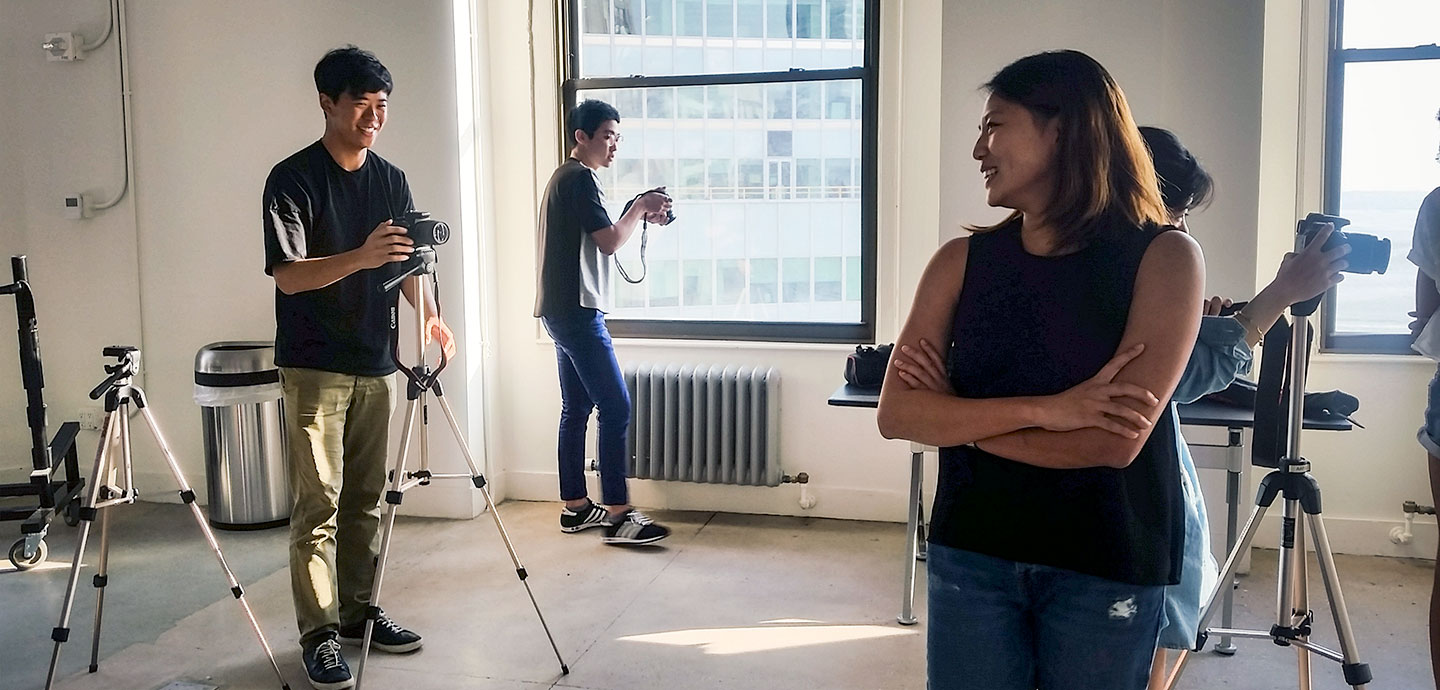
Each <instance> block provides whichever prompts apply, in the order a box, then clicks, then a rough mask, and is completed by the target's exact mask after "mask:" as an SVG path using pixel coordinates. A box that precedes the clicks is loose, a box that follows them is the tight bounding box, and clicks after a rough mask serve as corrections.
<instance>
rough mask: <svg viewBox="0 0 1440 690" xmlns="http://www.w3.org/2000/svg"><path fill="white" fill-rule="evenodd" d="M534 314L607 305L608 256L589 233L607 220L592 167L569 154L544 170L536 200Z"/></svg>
mask: <svg viewBox="0 0 1440 690" xmlns="http://www.w3.org/2000/svg"><path fill="white" fill-rule="evenodd" d="M538 225H539V227H538V229H537V232H536V240H535V244H536V256H537V257H539V259H540V271H539V275H538V276H537V279H536V283H535V316H548V317H552V318H553V317H566V316H575V315H579V314H586V313H593V312H592V311H591V310H596V309H598V310H600V311H608V307H609V302H608V300H609V295H610V257H608V256H606V255H605V254H604V253H602V252H601V251H600V248H599V247H598V246H597V245H596V244H595V241H594V239H593V238H592V237H591V236H590V233H593V232H595V231H596V230H604V229H605V228H608V227H610V226H611V225H613V223H611V222H610V214H609V213H607V212H606V211H605V194H604V192H602V191H601V190H600V183H599V181H598V180H597V179H596V178H595V173H594V171H592V170H590V169H589V168H587V167H585V165H584V164H582V163H581V162H580V161H578V160H575V159H574V158H571V159H569V160H567V161H565V163H564V164H563V165H561V166H560V167H559V168H556V169H555V173H554V174H553V175H551V176H550V183H549V184H547V185H545V196H544V197H543V198H542V199H541V201H540V218H539V223H538Z"/></svg>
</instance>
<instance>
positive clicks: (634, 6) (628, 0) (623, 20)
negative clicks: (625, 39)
mask: <svg viewBox="0 0 1440 690" xmlns="http://www.w3.org/2000/svg"><path fill="white" fill-rule="evenodd" d="M615 33H617V34H639V33H640V0H615Z"/></svg>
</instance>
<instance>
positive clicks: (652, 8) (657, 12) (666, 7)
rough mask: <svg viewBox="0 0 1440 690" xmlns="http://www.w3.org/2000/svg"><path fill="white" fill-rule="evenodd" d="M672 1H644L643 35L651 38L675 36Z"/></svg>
mask: <svg viewBox="0 0 1440 690" xmlns="http://www.w3.org/2000/svg"><path fill="white" fill-rule="evenodd" d="M673 2H674V0H645V33H647V34H649V35H651V36H673V35H675V24H674V21H673V20H674V16H673V15H672V14H671V10H673V9H674V4H673Z"/></svg>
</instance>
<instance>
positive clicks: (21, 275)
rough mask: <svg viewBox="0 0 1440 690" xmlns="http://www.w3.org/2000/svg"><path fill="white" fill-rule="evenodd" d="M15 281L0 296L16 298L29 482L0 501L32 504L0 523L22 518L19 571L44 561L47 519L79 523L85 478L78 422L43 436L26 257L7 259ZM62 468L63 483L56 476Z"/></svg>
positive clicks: (41, 384) (4, 489) (7, 513)
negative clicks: (78, 449) (20, 499)
mask: <svg viewBox="0 0 1440 690" xmlns="http://www.w3.org/2000/svg"><path fill="white" fill-rule="evenodd" d="M10 268H11V271H12V272H13V274H14V277H15V282H13V283H10V284H9V285H0V295H14V296H15V316H16V318H17V320H18V321H19V323H20V376H21V383H22V385H23V386H24V388H25V399H26V406H25V417H26V421H27V424H28V425H29V427H30V446H31V447H30V466H31V470H30V479H29V481H26V482H16V483H13V484H0V498H14V497H34V498H35V499H36V503H34V504H30V505H20V506H16V505H11V504H7V505H4V506H0V521H7V520H23V521H24V522H23V523H21V525H20V534H21V537H20V539H19V540H17V541H16V542H15V543H14V544H12V545H11V546H10V551H9V557H10V563H11V564H13V565H14V566H15V567H16V568H17V569H19V570H29V569H31V568H34V567H35V566H37V565H40V564H41V563H43V562H44V561H45V556H46V553H47V552H48V548H47V547H46V545H45V537H46V536H47V535H48V534H49V531H50V519H51V518H52V517H54V516H55V515H57V514H63V515H64V517H65V522H66V524H68V525H70V526H71V527H74V526H75V525H77V524H79V522H80V492H81V490H82V489H83V488H84V486H85V479H84V478H83V477H81V475H80V465H79V458H78V457H76V449H75V437H76V436H77V435H78V434H79V433H80V424H79V423H78V422H65V423H64V424H61V425H60V430H59V431H57V432H56V433H55V437H54V438H52V439H48V440H47V437H46V419H45V398H44V395H43V393H42V391H43V389H44V388H45V376H44V374H43V373H42V371H41V368H40V342H39V338H38V333H39V331H38V329H37V328H36V322H35V298H34V295H32V294H31V292H30V282H29V272H28V271H27V270H26V266H25V257H24V256H13V257H11V258H10ZM62 466H63V468H64V477H63V479H57V478H56V472H57V471H58V470H60V469H61V467H62Z"/></svg>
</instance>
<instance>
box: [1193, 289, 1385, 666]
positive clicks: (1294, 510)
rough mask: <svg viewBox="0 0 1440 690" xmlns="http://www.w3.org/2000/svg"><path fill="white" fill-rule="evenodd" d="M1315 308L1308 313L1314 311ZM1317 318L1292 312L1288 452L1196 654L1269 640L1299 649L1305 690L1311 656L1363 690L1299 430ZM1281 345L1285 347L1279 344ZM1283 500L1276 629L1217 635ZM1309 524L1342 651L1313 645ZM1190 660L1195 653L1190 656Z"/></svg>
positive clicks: (1220, 589) (1207, 614)
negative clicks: (1217, 640)
mask: <svg viewBox="0 0 1440 690" xmlns="http://www.w3.org/2000/svg"><path fill="white" fill-rule="evenodd" d="M1307 309H1308V310H1307ZM1313 311H1314V304H1313V303H1302V304H1300V305H1295V306H1293V307H1291V310H1290V313H1291V315H1292V317H1293V319H1292V320H1293V324H1292V328H1293V331H1292V333H1291V341H1290V345H1289V347H1290V348H1291V349H1290V388H1289V392H1288V400H1287V402H1288V403H1289V406H1288V409H1287V413H1288V418H1289V426H1288V427H1287V431H1288V432H1289V438H1288V440H1289V445H1288V448H1287V450H1286V453H1285V457H1283V458H1281V459H1280V463H1279V465H1280V466H1279V467H1278V468H1277V469H1275V470H1274V471H1272V472H1270V474H1268V475H1266V476H1265V478H1264V479H1263V480H1261V482H1260V490H1259V492H1258V495H1257V496H1256V498H1255V509H1254V510H1253V511H1252V512H1251V513H1250V519H1249V521H1247V522H1246V523H1245V530H1244V532H1243V533H1242V534H1241V535H1240V540H1239V541H1238V542H1237V543H1236V544H1235V548H1234V549H1233V550H1232V551H1231V552H1230V554H1229V556H1228V557H1226V559H1225V567H1224V568H1223V569H1222V570H1221V573H1220V579H1219V580H1218V583H1219V584H1218V585H1217V586H1216V588H1215V591H1214V592H1212V593H1211V595H1210V600H1209V602H1208V603H1206V604H1205V608H1204V609H1203V610H1201V613H1200V624H1199V630H1200V633H1199V635H1198V636H1197V638H1196V642H1195V649H1196V650H1199V649H1202V648H1204V646H1205V642H1206V640H1207V639H1208V638H1209V636H1210V635H1220V636H1224V637H1245V638H1258V639H1268V640H1271V641H1273V642H1274V643H1275V644H1277V645H1280V646H1282V647H1296V648H1297V649H1296V653H1297V663H1298V672H1299V681H1300V685H1299V687H1300V688H1301V690H1309V688H1310V654H1312V653H1313V654H1317V655H1319V656H1321V657H1323V658H1326V659H1330V660H1331V661H1336V662H1339V663H1340V665H1341V666H1340V667H1341V669H1342V672H1343V674H1344V676H1345V683H1346V684H1347V685H1349V686H1351V687H1352V688H1364V687H1365V685H1366V684H1367V683H1369V682H1370V680H1371V674H1370V666H1369V664H1365V663H1362V662H1361V661H1360V650H1359V647H1358V646H1357V645H1356V643H1355V633H1354V631H1353V630H1352V629H1351V627H1350V613H1349V611H1348V610H1347V609H1346V608H1345V597H1344V595H1343V594H1341V592H1340V576H1339V574H1338V573H1337V572H1336V569H1335V556H1334V554H1333V553H1332V552H1331V550H1330V540H1329V538H1328V537H1327V536H1326V534H1325V522H1324V521H1323V520H1322V519H1321V517H1320V484H1319V483H1318V482H1316V481H1315V478H1314V477H1312V476H1311V475H1310V463H1309V462H1308V461H1306V460H1305V458H1304V457H1302V456H1301V455H1300V430H1301V424H1302V420H1303V416H1302V415H1303V412H1304V403H1305V398H1304V393H1303V391H1304V390H1305V375H1306V367H1307V361H1306V360H1307V357H1306V353H1307V351H1308V350H1309V347H1310V321H1309V316H1310V314H1311V313H1313ZM1277 346H1278V344H1277ZM1280 495H1283V496H1284V503H1283V504H1282V511H1283V512H1282V516H1283V517H1282V521H1281V528H1282V533H1281V538H1280V558H1279V563H1278V570H1279V572H1278V574H1277V579H1278V590H1279V591H1278V594H1277V596H1276V600H1275V624H1274V625H1272V626H1270V630H1268V631H1262V630H1238V629H1231V628H1210V627H1208V626H1209V624H1210V619H1211V617H1213V616H1214V614H1215V611H1216V610H1217V608H1216V605H1215V604H1216V603H1217V602H1218V601H1220V599H1221V597H1222V595H1223V594H1225V593H1226V592H1228V591H1229V584H1228V583H1231V582H1234V578H1235V570H1236V568H1238V567H1239V564H1240V559H1241V556H1242V555H1243V554H1245V553H1246V552H1248V551H1249V549H1250V542H1251V541H1252V540H1254V538H1255V533H1256V532H1258V531H1259V527H1260V520H1261V518H1263V517H1265V512H1266V510H1267V509H1269V508H1270V506H1271V505H1272V504H1274V502H1275V499H1276V497H1277V496H1280ZM1301 511H1304V513H1305V518H1306V521H1305V522H1301V521H1299V520H1297V518H1298V517H1299V516H1300V512H1301ZM1307 523H1308V525H1309V528H1310V531H1311V532H1312V533H1313V534H1314V541H1315V554H1316V556H1317V557H1318V560H1319V562H1320V575H1321V578H1322V579H1323V581H1324V584H1325V594H1326V597H1327V598H1328V599H1329V602H1330V614H1331V617H1332V618H1334V619H1335V631H1336V633H1337V635H1338V637H1339V638H1340V651H1339V652H1336V651H1334V650H1331V649H1327V648H1325V647H1323V646H1321V645H1318V644H1315V643H1313V642H1311V641H1310V633H1311V623H1312V622H1313V618H1314V615H1313V612H1312V611H1311V610H1310V602H1309V591H1308V587H1307V584H1306V583H1307V579H1306V553H1305V527H1306V524H1307ZM1186 656H1188V654H1187V655H1186ZM1185 660H1186V659H1185V657H1182V658H1181V661H1180V664H1181V666H1180V667H1179V668H1177V669H1176V670H1175V671H1174V673H1173V675H1171V676H1170V678H1169V679H1168V681H1167V684H1166V686H1165V687H1166V688H1170V687H1173V686H1174V684H1175V682H1176V681H1177V680H1178V679H1179V675H1180V672H1181V671H1183V668H1184V667H1183V664H1184V663H1185Z"/></svg>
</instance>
